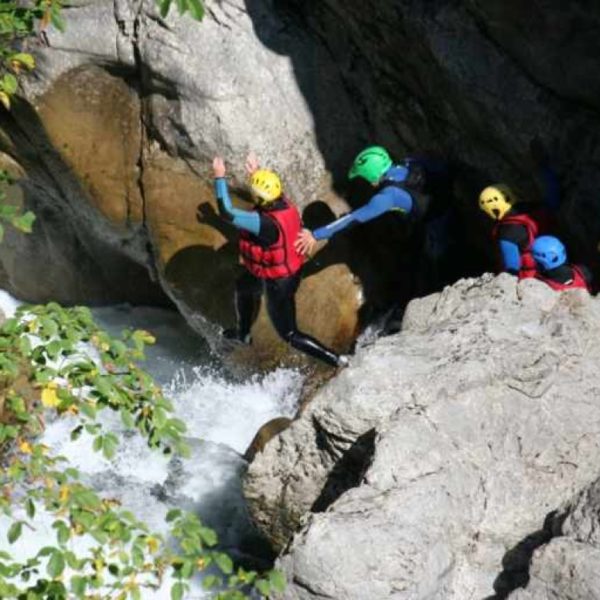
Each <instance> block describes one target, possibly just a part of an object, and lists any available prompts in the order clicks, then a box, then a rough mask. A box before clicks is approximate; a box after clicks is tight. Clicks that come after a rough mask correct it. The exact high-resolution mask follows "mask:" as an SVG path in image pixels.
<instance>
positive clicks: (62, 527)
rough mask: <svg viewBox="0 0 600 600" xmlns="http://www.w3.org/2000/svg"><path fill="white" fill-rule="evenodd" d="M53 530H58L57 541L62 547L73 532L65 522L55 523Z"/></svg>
mask: <svg viewBox="0 0 600 600" xmlns="http://www.w3.org/2000/svg"><path fill="white" fill-rule="evenodd" d="M52 528H53V529H56V539H57V540H58V543H59V544H60V545H61V546H64V545H65V544H66V543H67V542H68V541H69V538H70V537H71V531H70V529H69V528H68V527H67V525H66V524H65V523H64V522H63V521H54V523H52Z"/></svg>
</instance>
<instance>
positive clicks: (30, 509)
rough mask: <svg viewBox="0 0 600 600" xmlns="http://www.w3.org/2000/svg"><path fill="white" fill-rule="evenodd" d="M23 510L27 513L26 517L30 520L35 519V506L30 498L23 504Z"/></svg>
mask: <svg viewBox="0 0 600 600" xmlns="http://www.w3.org/2000/svg"><path fill="white" fill-rule="evenodd" d="M25 510H26V511H27V516H28V517H29V518H30V519H33V517H35V504H34V503H33V500H32V499H31V498H27V502H25Z"/></svg>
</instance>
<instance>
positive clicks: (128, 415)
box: [120, 408, 135, 429]
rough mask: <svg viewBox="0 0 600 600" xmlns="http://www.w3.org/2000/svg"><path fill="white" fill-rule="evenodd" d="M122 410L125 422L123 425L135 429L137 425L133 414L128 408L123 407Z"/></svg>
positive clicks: (122, 418)
mask: <svg viewBox="0 0 600 600" xmlns="http://www.w3.org/2000/svg"><path fill="white" fill-rule="evenodd" d="M120 412H121V421H122V422H123V425H125V427H127V429H133V428H134V427H135V423H134V421H133V416H132V415H131V413H130V412H129V410H127V409H126V408H122V409H121V411H120Z"/></svg>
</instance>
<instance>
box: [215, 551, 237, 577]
mask: <svg viewBox="0 0 600 600" xmlns="http://www.w3.org/2000/svg"><path fill="white" fill-rule="evenodd" d="M215 562H216V563H217V565H219V569H221V571H223V573H225V574H226V575H230V574H231V573H233V561H232V560H231V558H229V556H227V554H217V555H216V556H215Z"/></svg>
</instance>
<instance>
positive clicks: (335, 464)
mask: <svg viewBox="0 0 600 600" xmlns="http://www.w3.org/2000/svg"><path fill="white" fill-rule="evenodd" d="M599 333H600V302H598V301H597V300H595V299H593V298H591V297H590V296H589V295H588V294H586V293H585V292H580V291H576V292H572V293H564V294H562V295H561V294H557V293H555V292H553V291H552V290H550V289H549V288H548V287H546V286H545V285H543V284H541V283H540V282H538V281H531V280H529V281H524V282H521V283H517V280H516V279H515V278H513V277H510V276H508V275H501V276H498V277H496V278H493V277H491V276H489V275H486V276H484V277H482V278H480V279H469V280H462V281H459V282H458V283H457V284H455V285H454V286H452V287H448V288H446V289H445V290H444V291H443V292H442V293H440V294H435V295H432V296H429V297H426V298H424V299H421V300H415V301H413V302H412V303H411V304H410V305H409V307H408V310H407V313H406V316H405V319H404V329H403V331H402V332H401V333H400V334H398V335H395V336H389V337H386V338H382V339H379V340H377V341H376V342H375V343H373V344H371V345H368V346H367V347H364V348H362V349H360V350H359V351H358V352H357V355H356V357H355V358H354V359H353V362H352V365H351V367H350V368H349V369H348V370H346V371H344V372H343V373H342V374H340V375H339V376H338V377H337V378H336V379H335V380H333V381H331V382H330V383H329V384H328V385H327V386H326V387H325V388H324V389H323V390H322V391H321V392H320V393H319V394H317V396H316V397H315V398H314V399H313V401H312V402H311V404H310V405H309V406H308V407H307V408H306V410H305V411H304V412H303V413H302V415H301V416H300V417H299V418H298V419H297V420H296V421H294V422H293V423H292V425H291V426H290V428H288V429H287V430H285V431H284V432H283V433H281V434H280V435H279V436H277V437H276V438H274V439H273V440H272V441H271V442H269V444H267V446H266V447H265V448H264V450H263V451H262V453H259V454H257V455H256V457H255V459H254V462H253V463H252V464H251V465H250V467H249V471H248V474H247V478H246V483H245V494H246V496H247V498H248V500H249V503H250V509H251V512H252V514H253V516H254V518H255V521H256V522H257V523H259V524H260V525H261V527H262V528H263V530H264V531H265V532H266V533H267V534H268V535H269V536H270V537H271V538H272V539H273V540H274V542H275V543H276V544H277V545H278V547H279V548H282V547H284V546H285V544H286V543H288V541H289V540H290V538H291V542H290V543H289V545H287V547H286V549H285V552H284V553H283V555H282V556H281V557H280V560H279V566H280V567H281V568H283V569H284V570H285V571H286V573H287V575H288V577H289V581H290V586H289V588H288V590H287V592H286V594H285V598H289V599H292V598H293V599H302V600H307V599H309V598H336V599H342V598H343V599H356V600H359V599H360V600H367V599H373V600H380V599H381V598H387V597H390V598H398V599H411V600H417V599H425V598H427V599H433V598H435V599H438V598H439V599H440V600H441V599H442V598H443V599H445V600H448V599H451V600H464V599H465V598H485V597H487V596H491V595H493V593H494V591H496V593H497V594H498V598H501V597H505V596H506V594H508V593H509V592H510V591H511V590H512V589H514V588H515V587H517V586H518V585H521V584H522V583H523V582H524V581H525V580H526V571H527V564H528V560H529V558H530V555H531V552H532V551H533V549H534V548H535V545H540V544H541V543H545V542H547V541H549V539H550V538H551V537H552V534H551V533H550V534H549V533H548V531H546V530H545V529H544V528H543V524H544V521H545V519H546V518H547V517H548V515H549V514H550V513H553V511H555V510H556V509H557V507H559V506H561V505H562V504H563V503H565V502H567V501H568V500H569V499H570V498H571V497H572V496H573V495H574V494H575V493H577V492H578V491H579V490H581V489H582V488H583V487H584V486H586V485H588V484H589V483H590V482H591V481H593V480H594V479H595V478H596V477H597V476H598V473H599V470H600V469H599V467H598V465H599V464H600V463H599V459H600V438H598V436H597V431H598V426H599V424H600V404H598V403H597V402H596V396H597V392H596V390H597V389H598V386H599V385H600V374H599V373H598V370H597V367H596V365H597V361H598V359H599V358H600V342H599V341H598V340H599V339H600V338H599V335H598V334H599ZM548 518H549V519H550V518H551V517H548Z"/></svg>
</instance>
